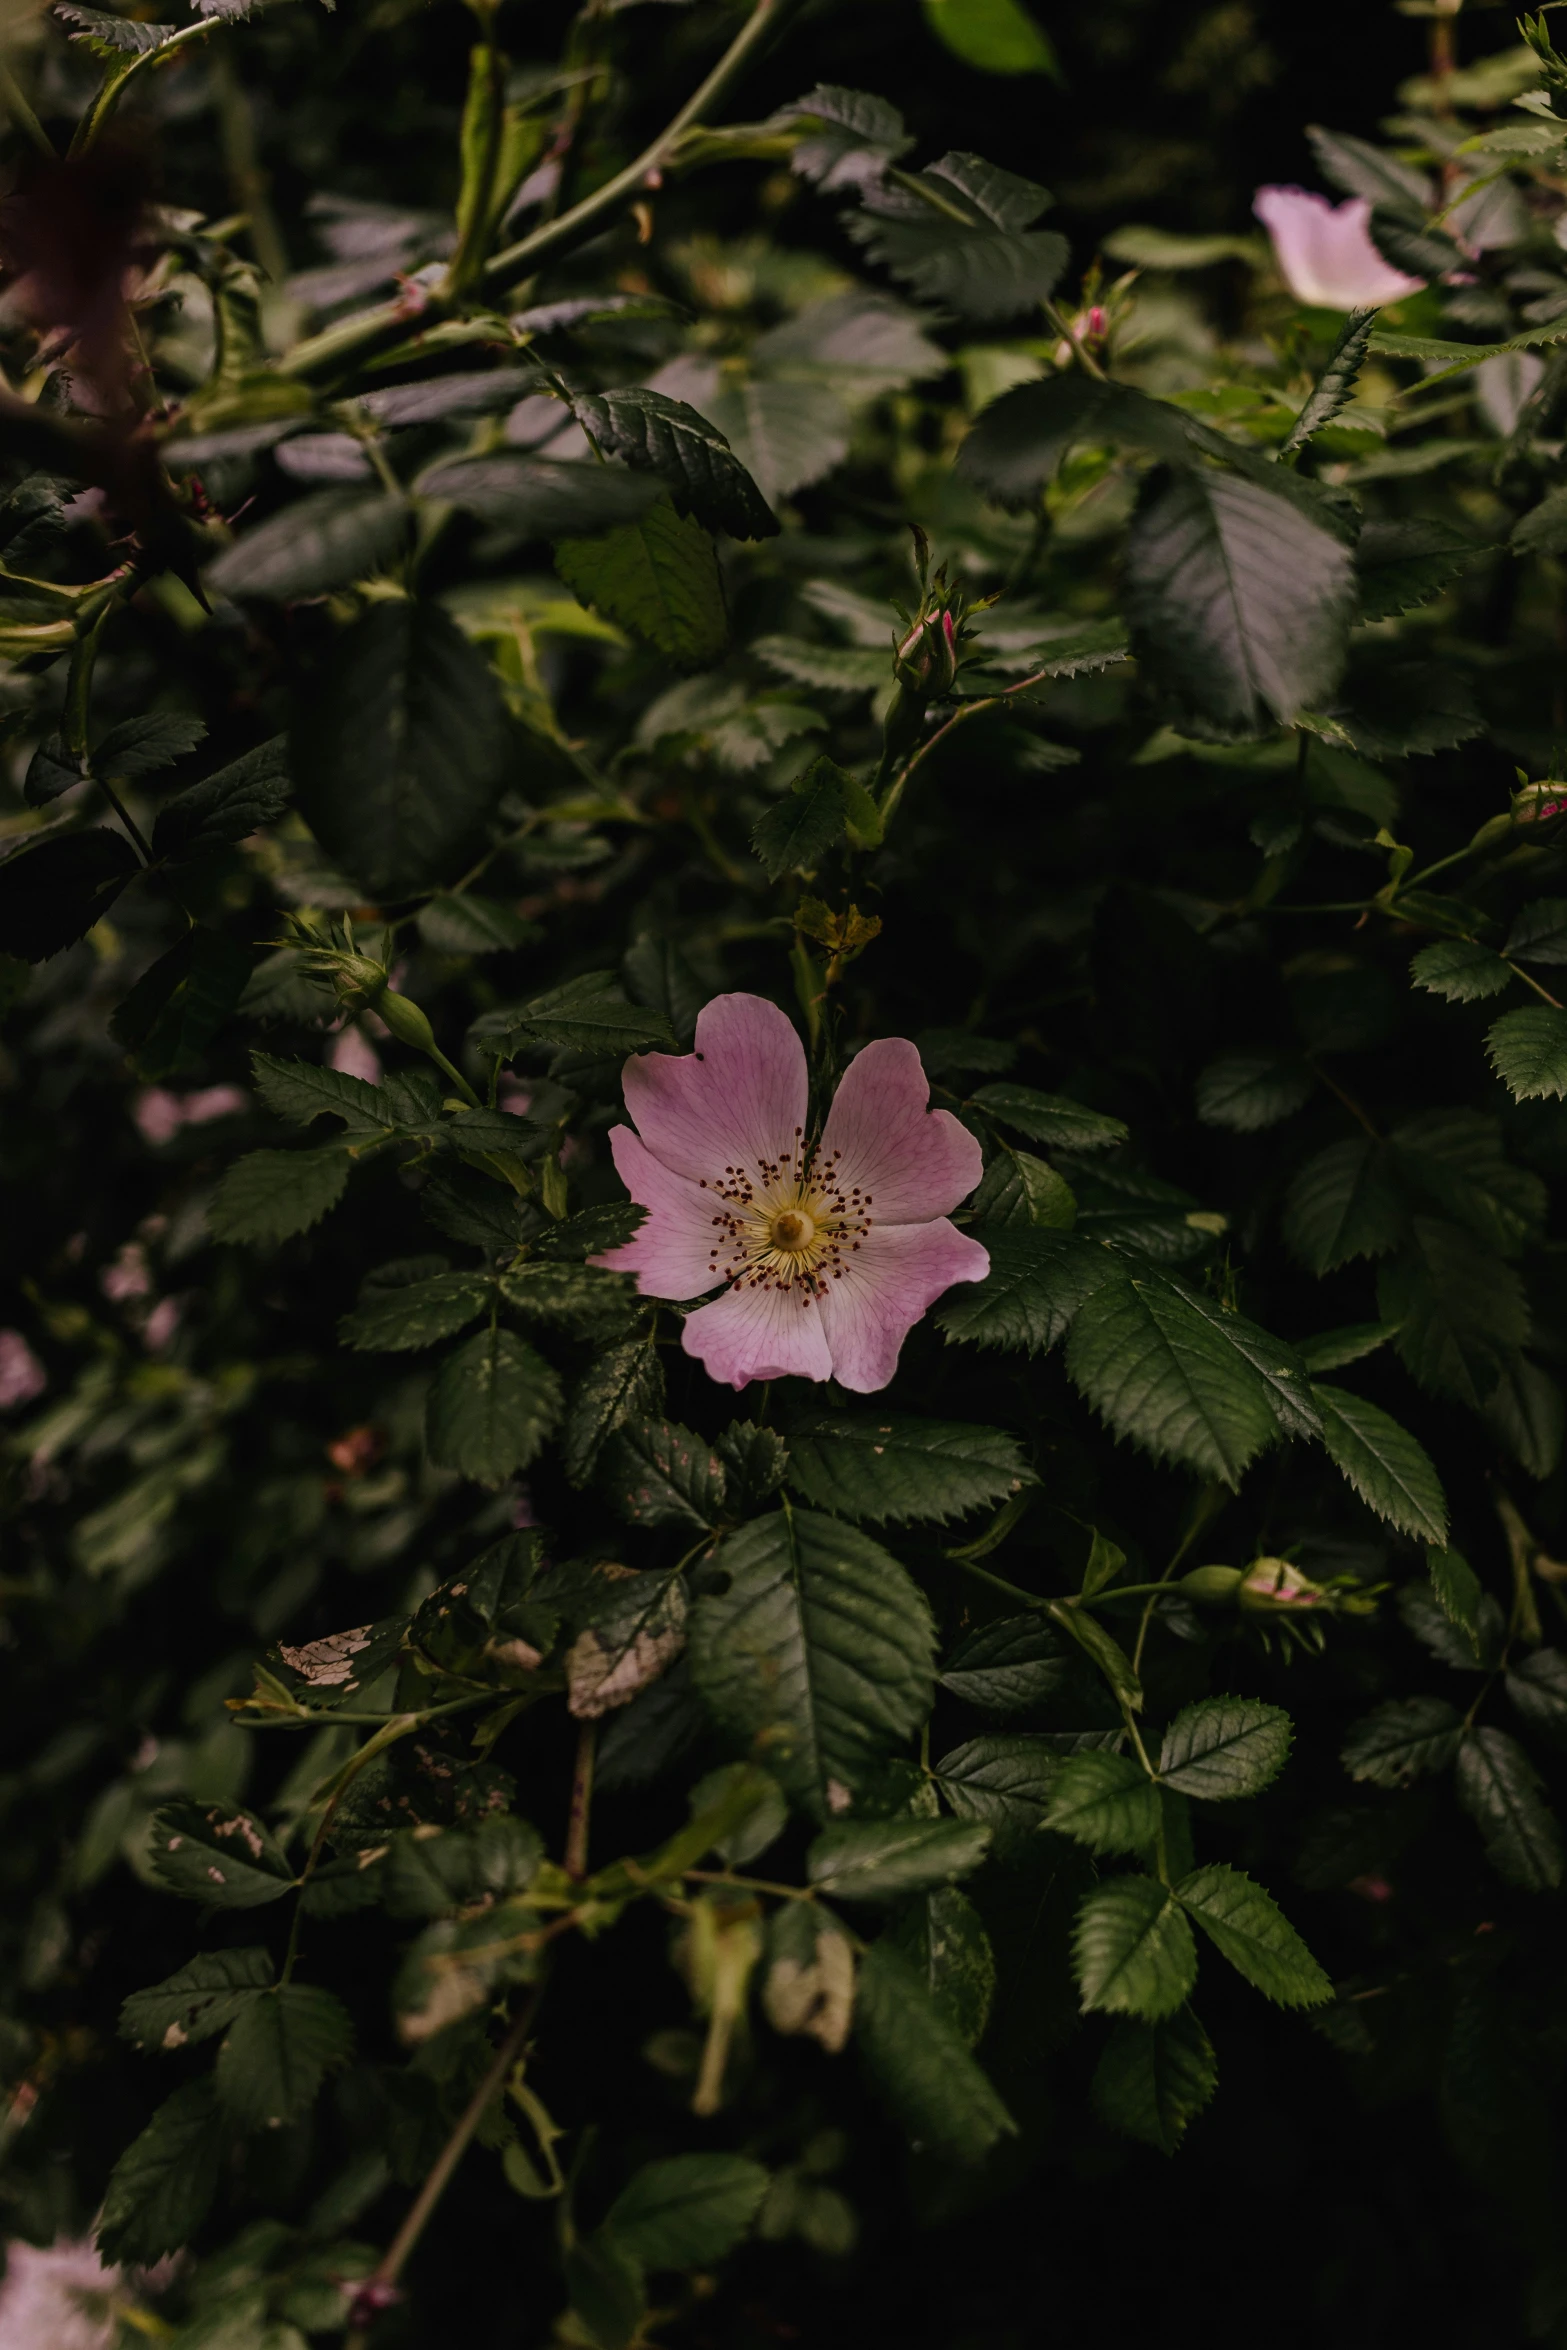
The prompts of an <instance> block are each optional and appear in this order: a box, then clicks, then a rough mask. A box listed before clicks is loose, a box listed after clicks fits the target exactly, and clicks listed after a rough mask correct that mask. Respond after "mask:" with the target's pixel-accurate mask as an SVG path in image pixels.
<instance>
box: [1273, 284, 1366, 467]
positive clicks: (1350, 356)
mask: <svg viewBox="0 0 1567 2350" xmlns="http://www.w3.org/2000/svg"><path fill="white" fill-rule="evenodd" d="M1376 315H1377V314H1376V312H1375V311H1374V310H1352V311H1351V312H1350V314H1349V316H1348V317H1347V318H1346V319H1345V321H1344V323H1343V325H1342V326H1341V327H1340V328H1339V331H1338V339H1337V341H1336V342H1335V343H1334V345H1333V348H1332V350H1331V351H1330V352H1329V353H1328V363H1327V365H1326V367H1324V369H1323V370H1322V373H1321V374H1320V375H1319V376H1318V378H1317V380H1316V382H1315V383H1314V384H1313V385H1312V387H1311V390H1310V391H1309V392H1308V393H1307V395H1306V400H1305V405H1304V406H1303V407H1302V409H1301V412H1300V414H1299V415H1298V416H1297V417H1296V419H1295V421H1294V423H1293V424H1292V425H1291V426H1290V429H1289V432H1288V434H1287V435H1286V437H1285V439H1284V440H1283V442H1282V443H1281V444H1280V448H1279V454H1280V456H1283V457H1287V456H1288V455H1289V454H1290V452H1291V450H1293V449H1302V448H1304V447H1305V445H1306V443H1307V442H1308V441H1309V440H1310V439H1311V437H1312V435H1313V434H1314V433H1319V432H1320V431H1321V430H1322V428H1323V426H1324V425H1325V424H1331V423H1332V421H1333V419H1334V417H1335V416H1337V414H1338V412H1339V410H1340V409H1341V408H1343V407H1345V406H1347V404H1348V403H1349V401H1350V400H1352V399H1353V398H1354V394H1355V383H1356V379H1357V378H1358V376H1359V374H1360V371H1361V368H1362V367H1363V366H1364V365H1365V361H1366V346H1367V344H1368V343H1369V342H1370V340H1371V328H1372V324H1373V322H1374V320H1375V318H1376Z"/></svg>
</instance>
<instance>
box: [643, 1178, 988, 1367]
mask: <svg viewBox="0 0 1567 2350" xmlns="http://www.w3.org/2000/svg"><path fill="white" fill-rule="evenodd" d="M989 1271H990V1256H989V1252H988V1251H987V1250H985V1249H982V1248H981V1247H980V1245H979V1243H978V1241H977V1240H969V1239H967V1238H966V1237H965V1235H964V1234H963V1233H961V1232H959V1231H958V1230H957V1228H956V1227H955V1226H954V1225H951V1224H949V1223H948V1222H947V1221H946V1219H945V1218H944V1217H943V1218H942V1219H941V1220H940V1221H939V1222H937V1223H934V1224H912V1225H911V1224H905V1225H901V1226H894V1227H893V1228H892V1229H891V1230H882V1229H881V1228H879V1227H878V1229H876V1230H875V1231H873V1232H872V1233H871V1234H870V1236H869V1238H868V1239H866V1240H863V1241H862V1242H861V1243H860V1248H859V1253H858V1254H857V1255H855V1256H852V1257H850V1259H849V1261H848V1265H847V1269H846V1270H845V1272H844V1275H843V1278H842V1280H841V1281H829V1283H828V1285H827V1294H826V1296H825V1297H824V1298H823V1299H822V1301H821V1306H820V1312H821V1318H822V1326H823V1328H824V1329H825V1331H826V1333H827V1343H828V1346H829V1347H830V1348H831V1350H832V1375H833V1377H834V1378H835V1379H836V1380H837V1381H838V1383H839V1385H840V1386H841V1387H848V1388H852V1389H853V1391H854V1393H855V1394H856V1395H874V1393H875V1392H876V1390H877V1389H878V1388H879V1387H885V1386H886V1384H887V1382H888V1380H889V1379H890V1378H891V1377H892V1374H893V1372H894V1371H895V1370H896V1369H897V1367H898V1356H899V1353H900V1352H901V1350H902V1346H903V1341H904V1340H905V1338H907V1336H908V1334H909V1332H910V1331H911V1330H912V1329H913V1327H914V1325H915V1323H916V1322H917V1321H918V1320H919V1319H920V1317H921V1315H922V1314H925V1313H927V1312H928V1311H929V1309H930V1308H931V1307H932V1306H933V1305H934V1304H935V1302H936V1300H937V1298H938V1297H940V1296H941V1295H942V1293H943V1292H944V1291H945V1290H948V1289H950V1288H951V1287H952V1284H953V1283H954V1282H955V1281H983V1280H984V1278H985V1275H986V1274H987V1273H988V1272H989ZM707 1310H708V1311H709V1312H711V1311H712V1309H711V1307H709V1308H708V1309H707ZM687 1327H688V1328H689V1327H690V1325H689V1324H688V1325H687Z"/></svg>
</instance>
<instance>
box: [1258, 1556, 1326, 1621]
mask: <svg viewBox="0 0 1567 2350" xmlns="http://www.w3.org/2000/svg"><path fill="white" fill-rule="evenodd" d="M1240 1603H1241V1606H1242V1607H1243V1608H1245V1609H1246V1610H1247V1611H1248V1613H1250V1614H1253V1615H1276V1614H1278V1613H1279V1612H1280V1611H1286V1610H1287V1611H1288V1612H1290V1613H1292V1614H1303V1613H1304V1612H1305V1610H1306V1609H1307V1608H1314V1607H1325V1608H1331V1607H1332V1605H1333V1594H1332V1592H1331V1591H1329V1590H1327V1589H1326V1588H1325V1587H1324V1586H1323V1585H1322V1584H1321V1583H1313V1581H1312V1579H1311V1577H1310V1576H1309V1575H1303V1574H1302V1573H1301V1570H1300V1569H1299V1567H1297V1566H1296V1565H1295V1564H1294V1563H1293V1562H1292V1561H1291V1560H1289V1559H1271V1558H1260V1559H1253V1560H1252V1563H1251V1565H1250V1566H1249V1567H1248V1568H1247V1569H1246V1572H1245V1574H1244V1575H1243V1576H1242V1577H1241V1588H1240Z"/></svg>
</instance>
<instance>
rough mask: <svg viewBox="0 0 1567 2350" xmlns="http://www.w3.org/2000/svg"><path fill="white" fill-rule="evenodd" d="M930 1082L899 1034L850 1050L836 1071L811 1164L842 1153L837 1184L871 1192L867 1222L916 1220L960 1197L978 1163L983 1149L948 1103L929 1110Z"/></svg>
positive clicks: (976, 1172)
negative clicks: (851, 1056) (846, 1063)
mask: <svg viewBox="0 0 1567 2350" xmlns="http://www.w3.org/2000/svg"><path fill="white" fill-rule="evenodd" d="M929 1101H930V1081H929V1079H928V1078H927V1077H926V1075H925V1071H924V1069H923V1068H922V1067H921V1065H920V1057H919V1054H918V1052H917V1051H916V1049H915V1047H914V1046H913V1045H912V1044H910V1042H909V1040H908V1038H907V1037H906V1036H886V1037H882V1038H881V1039H880V1040H879V1041H878V1042H877V1043H875V1044H868V1045H867V1046H866V1047H865V1049H864V1051H863V1052H859V1053H856V1054H855V1056H854V1059H853V1060H852V1061H851V1062H850V1063H849V1066H848V1068H847V1069H846V1070H845V1071H844V1073H843V1081H842V1083H841V1084H840V1085H839V1087H838V1091H837V1093H836V1094H835V1095H834V1097H833V1105H832V1108H831V1109H830V1110H829V1111H828V1113H827V1124H826V1126H825V1127H824V1129H823V1131H822V1140H821V1148H820V1150H819V1151H818V1152H817V1164H818V1165H819V1166H821V1167H824V1168H825V1167H826V1166H827V1164H828V1162H829V1161H830V1159H831V1157H832V1154H833V1152H834V1151H839V1152H841V1153H842V1156H841V1157H840V1159H839V1161H838V1164H837V1166H836V1168H835V1169H834V1171H833V1172H834V1176H835V1180H836V1183H837V1186H838V1188H839V1189H840V1190H843V1191H849V1190H852V1189H853V1187H854V1186H855V1185H856V1184H857V1185H858V1186H859V1188H860V1190H861V1192H862V1193H864V1192H868V1193H869V1194H870V1211H871V1221H872V1223H873V1224H874V1225H875V1227H876V1229H877V1230H878V1231H879V1230H880V1229H881V1228H882V1226H883V1225H886V1224H923V1223H926V1222H927V1221H928V1220H929V1219H930V1218H931V1217H932V1216H945V1215H947V1214H948V1213H949V1212H950V1211H951V1210H952V1209H953V1208H955V1207H956V1206H957V1205H958V1202H959V1201H960V1200H965V1199H967V1197H968V1195H969V1193H970V1192H971V1191H972V1190H973V1188H974V1186H975V1184H976V1183H977V1182H978V1181H979V1179H980V1175H981V1174H982V1172H983V1170H984V1154H983V1152H982V1151H981V1150H980V1147H979V1144H978V1143H977V1142H976V1141H975V1139H974V1137H973V1135H972V1134H970V1132H969V1130H968V1128H967V1127H966V1126H964V1125H962V1124H960V1123H959V1121H958V1120H957V1119H956V1118H954V1117H953V1115H952V1113H951V1111H950V1110H932V1109H929V1108H928V1107H927V1106H926V1105H927V1104H928V1103H929Z"/></svg>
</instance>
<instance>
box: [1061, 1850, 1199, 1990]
mask: <svg viewBox="0 0 1567 2350" xmlns="http://www.w3.org/2000/svg"><path fill="white" fill-rule="evenodd" d="M1073 1961H1074V1965H1075V1967H1076V1972H1077V1982H1078V1989H1079V1990H1080V1992H1081V1993H1082V2002H1083V2011H1084V2013H1085V2014H1086V2013H1088V2011H1089V2010H1090V2009H1093V2008H1102V2009H1106V2010H1108V2011H1109V2012H1110V2013H1111V2014H1114V2015H1136V2016H1143V2017H1145V2018H1147V2020H1148V2021H1149V2022H1157V2021H1158V2019H1159V2018H1160V2017H1161V2016H1166V2015H1173V2014H1174V2013H1175V2011H1176V2009H1177V2008H1178V2007H1181V2006H1183V2005H1184V2004H1185V2001H1186V1997H1187V1994H1188V1993H1189V1991H1190V1990H1191V1987H1192V1985H1193V1983H1194V1982H1195V1981H1196V1980H1197V1946H1196V1944H1195V1943H1194V1942H1193V1940H1192V1930H1191V1927H1190V1926H1189V1925H1188V1924H1187V1922H1186V1917H1185V1914H1184V1912H1183V1911H1182V1910H1181V1908H1180V1906H1179V1905H1178V1903H1177V1902H1176V1899H1175V1896H1174V1895H1173V1894H1172V1893H1171V1892H1170V1890H1169V1888H1168V1887H1167V1886H1164V1885H1160V1884H1158V1883H1156V1882H1155V1880H1154V1879H1153V1878H1152V1877H1111V1878H1110V1879H1109V1880H1108V1881H1107V1882H1106V1883H1105V1884H1102V1885H1100V1886H1098V1887H1097V1888H1096V1889H1095V1891H1094V1892H1092V1893H1090V1894H1089V1896H1088V1898H1087V1900H1086V1901H1085V1902H1084V1903H1083V1905H1082V1907H1081V1908H1080V1909H1079V1911H1078V1913H1077V1925H1076V1929H1075V1931H1074V1935H1073Z"/></svg>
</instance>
